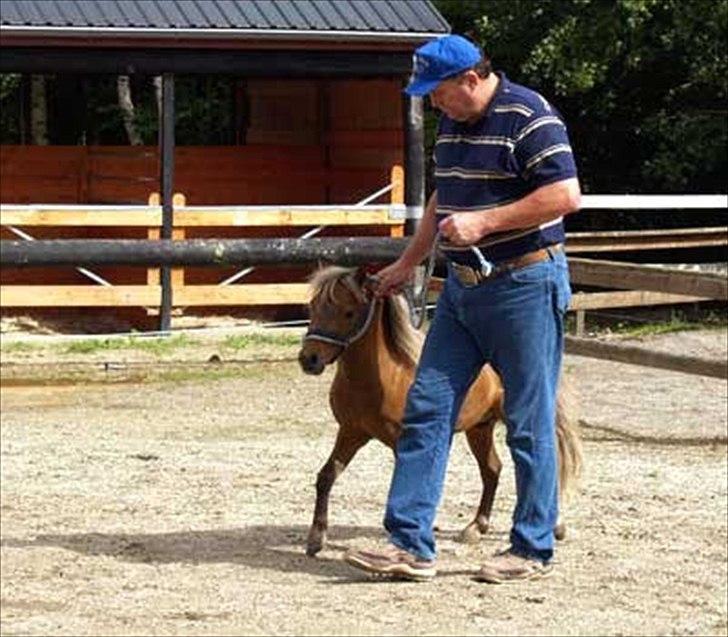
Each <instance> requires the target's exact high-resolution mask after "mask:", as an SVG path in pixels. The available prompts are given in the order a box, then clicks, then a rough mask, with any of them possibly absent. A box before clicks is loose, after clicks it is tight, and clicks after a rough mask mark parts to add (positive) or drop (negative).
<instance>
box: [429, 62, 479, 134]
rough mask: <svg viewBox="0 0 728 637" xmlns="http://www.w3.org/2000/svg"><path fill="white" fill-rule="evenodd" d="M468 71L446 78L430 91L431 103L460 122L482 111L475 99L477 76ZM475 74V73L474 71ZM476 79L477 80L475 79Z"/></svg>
mask: <svg viewBox="0 0 728 637" xmlns="http://www.w3.org/2000/svg"><path fill="white" fill-rule="evenodd" d="M471 73H472V72H466V73H464V74H462V75H458V76H457V77H454V78H451V79H448V80H444V81H443V82H440V84H438V86H437V88H436V89H435V90H434V91H432V93H430V96H429V97H430V103H431V104H432V106H433V107H434V108H437V109H439V110H441V111H442V112H443V113H445V115H447V116H448V117H449V118H451V119H454V120H456V121H459V122H465V121H467V120H469V119H472V118H473V116H474V115H477V114H478V113H479V112H480V109H479V107H478V106H477V104H476V101H475V86H476V84H477V76H476V77H475V78H473V77H471V75H470V74H471ZM472 75H473V76H475V73H472ZM474 80H475V81H474Z"/></svg>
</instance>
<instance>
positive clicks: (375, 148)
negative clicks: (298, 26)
mask: <svg viewBox="0 0 728 637" xmlns="http://www.w3.org/2000/svg"><path fill="white" fill-rule="evenodd" d="M244 84H245V94H246V96H247V99H246V101H247V111H248V112H247V128H246V130H245V135H244V138H241V142H242V143H241V145H238V146H178V147H177V149H176V156H175V190H176V191H177V192H182V193H184V194H185V197H186V201H187V203H188V204H189V205H194V206H201V205H213V206H214V205H305V204H318V205H320V204H343V205H351V204H355V203H357V202H358V201H361V200H362V199H364V198H365V197H367V196H368V195H370V194H372V193H373V192H375V191H377V190H379V189H380V188H382V187H383V186H385V185H386V184H388V183H389V182H390V171H391V169H392V166H393V165H395V164H398V165H401V164H402V163H403V158H404V150H403V137H404V136H403V133H402V125H403V120H402V98H401V86H400V82H399V81H398V80H382V79H365V80H346V81H333V80H323V79H317V80H287V81H285V82H282V81H279V80H266V79H256V80H252V79H251V80H247V81H245V83H244ZM0 171H1V173H2V180H0V201H2V202H3V203H21V204H42V203H58V204H69V203H78V204H141V205H145V204H147V202H148V199H149V194H150V193H151V192H154V191H156V190H158V189H159V179H158V173H159V159H158V149H157V147H156V146H0ZM380 201H384V202H388V201H389V195H385V196H383V197H382V199H381V200H380ZM306 229H307V228H305V227H293V226H290V227H289V226H281V225H276V226H270V227H260V226H249V227H246V226H235V227H233V226H231V227H220V226H214V227H213V226H210V227H205V226H197V227H191V228H186V229H185V231H186V235H185V236H186V237H188V238H211V237H221V238H242V237H255V236H279V237H295V236H300V234H302V233H303V232H305V230H306ZM24 230H25V231H26V232H30V233H31V234H32V235H33V236H35V237H36V238H137V239H141V238H146V237H147V234H148V230H147V229H146V228H142V227H120V226H114V227H99V226H80V227H78V226H77V227H59V226H33V227H32V228H31V227H27V228H24ZM401 230H402V228H401V226H386V225H381V226H380V225H370V226H339V227H335V226H334V227H331V228H327V229H326V230H325V231H324V232H322V233H321V235H320V236H327V235H328V236H335V235H363V236H390V235H392V234H397V233H401ZM0 235H1V238H2V239H11V238H16V237H15V236H14V235H12V233H10V232H9V231H8V230H7V229H6V228H2V229H0ZM95 271H96V272H97V273H98V274H100V275H101V276H103V277H104V278H106V279H108V280H110V281H112V282H113V283H114V285H120V286H125V285H126V286H129V285H132V286H137V285H144V284H146V283H147V282H148V281H147V278H148V276H147V275H148V272H147V270H146V268H129V267H118V268H97V269H95ZM235 272H236V269H235V268H222V269H217V268H188V269H186V271H185V279H186V281H185V282H186V283H188V284H190V285H198V286H199V285H205V284H207V285H213V284H215V283H218V282H219V281H221V280H223V279H225V278H226V277H228V276H230V275H232V274H234V273H235ZM308 273H309V268H287V269H285V270H281V269H272V268H258V269H256V270H255V271H254V272H253V273H251V274H250V276H249V277H246V278H245V283H250V284H256V283H257V284H266V283H271V282H275V281H281V280H283V281H287V282H289V283H290V282H302V281H304V280H305V278H306V276H307V275H308ZM2 282H3V284H4V285H41V284H45V285H84V284H90V283H89V281H88V280H87V279H86V278H85V277H83V276H82V275H81V274H80V273H79V272H78V271H77V270H76V269H74V268H43V269H33V268H31V269H27V270H22V269H5V270H4V271H3V272H2ZM90 285H92V286H93V284H90ZM114 298H116V297H114Z"/></svg>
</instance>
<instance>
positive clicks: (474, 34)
mask: <svg viewBox="0 0 728 637" xmlns="http://www.w3.org/2000/svg"><path fill="white" fill-rule="evenodd" d="M436 3H437V5H438V7H439V8H440V10H441V12H442V13H443V15H444V16H445V18H447V19H448V20H449V21H450V22H451V24H452V25H453V31H454V32H456V33H463V34H465V35H468V36H469V37H471V38H473V39H474V40H475V41H477V42H479V43H480V44H481V45H483V47H484V49H485V50H486V51H487V52H488V54H489V55H491V57H492V58H493V61H494V66H495V67H496V68H502V69H503V70H505V71H506V72H507V74H508V75H509V77H511V78H512V79H514V80H515V81H517V82H522V83H524V84H526V85H528V86H531V87H532V88H534V89H536V90H538V91H540V92H542V93H543V94H544V95H546V97H548V98H549V99H551V100H553V101H554V103H555V104H556V105H557V106H558V107H559V109H560V110H561V111H562V113H563V114H564V116H565V118H566V120H567V124H568V125H569V127H570V130H571V135H572V141H573V143H574V146H575V149H576V152H577V160H578V161H579V165H580V172H581V177H582V182H583V185H584V187H585V190H586V191H592V192H642V193H646V192H658V191H659V192H722V191H724V190H725V175H726V171H727V169H728V158H727V151H726V147H727V146H728V134H727V131H726V117H727V116H728V108H727V105H726V97H727V95H728V89H727V87H728V80H727V79H726V77H727V76H726V68H728V53H727V51H728V0H693V1H691V2H684V1H682V0H611V1H607V0H512V1H511V2H505V1H504V2H500V1H492V0H490V1H488V0H463V1H460V0H436Z"/></svg>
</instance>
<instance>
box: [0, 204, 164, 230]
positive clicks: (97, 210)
mask: <svg viewBox="0 0 728 637" xmlns="http://www.w3.org/2000/svg"><path fill="white" fill-rule="evenodd" d="M82 208H84V206H57V207H56V206H14V205H12V204H2V205H0V225H3V226H76V227H80V226H107V227H108V226H145V227H148V226H161V225H162V208H161V206H159V205H157V206H103V207H89V209H85V210H84V209H82Z"/></svg>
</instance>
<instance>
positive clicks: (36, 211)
mask: <svg viewBox="0 0 728 637" xmlns="http://www.w3.org/2000/svg"><path fill="white" fill-rule="evenodd" d="M156 201H159V196H158V195H157V199H156ZM390 217H391V215H390V208H389V206H380V207H369V206H367V207H361V208H358V209H355V208H346V207H344V206H342V207H336V206H322V207H320V208H317V207H314V206H311V207H301V208H296V207H289V206H281V207H277V206H266V207H255V206H188V207H179V208H177V207H176V206H175V212H174V225H175V227H203V226H208V227H218V226H321V225H325V226H369V225H401V224H402V223H403V220H402V219H392V218H390ZM0 225H3V226H144V227H149V226H161V225H162V209H161V207H160V206H159V204H156V205H151V204H150V205H149V206H95V207H94V206H88V207H86V206H47V207H46V206H14V205H12V204H3V205H0Z"/></svg>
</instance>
